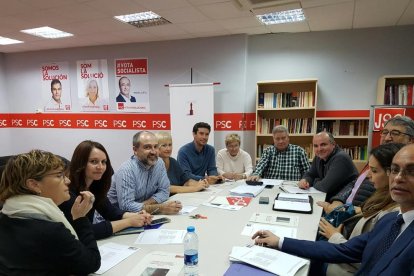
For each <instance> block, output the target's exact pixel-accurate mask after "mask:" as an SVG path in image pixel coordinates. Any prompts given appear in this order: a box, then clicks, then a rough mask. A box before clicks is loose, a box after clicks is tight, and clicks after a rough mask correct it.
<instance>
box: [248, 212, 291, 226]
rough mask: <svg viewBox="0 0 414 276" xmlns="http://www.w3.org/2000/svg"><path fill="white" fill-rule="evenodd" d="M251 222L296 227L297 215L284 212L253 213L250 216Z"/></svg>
mask: <svg viewBox="0 0 414 276" xmlns="http://www.w3.org/2000/svg"><path fill="white" fill-rule="evenodd" d="M250 221H251V222H256V223H266V224H276V225H282V226H289V227H298V225H299V217H296V216H288V215H285V214H265V213H254V214H253V215H252V216H251V218H250Z"/></svg>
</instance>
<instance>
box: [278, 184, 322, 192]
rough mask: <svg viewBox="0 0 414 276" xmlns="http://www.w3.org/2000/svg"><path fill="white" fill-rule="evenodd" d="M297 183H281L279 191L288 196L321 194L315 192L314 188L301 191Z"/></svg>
mask: <svg viewBox="0 0 414 276" xmlns="http://www.w3.org/2000/svg"><path fill="white" fill-rule="evenodd" d="M298 183H299V182H298V181H283V183H282V184H281V185H280V186H279V189H281V190H282V191H284V192H286V193H290V194H322V193H323V192H321V191H319V190H316V189H315V188H314V187H310V188H309V189H301V188H299V186H298Z"/></svg>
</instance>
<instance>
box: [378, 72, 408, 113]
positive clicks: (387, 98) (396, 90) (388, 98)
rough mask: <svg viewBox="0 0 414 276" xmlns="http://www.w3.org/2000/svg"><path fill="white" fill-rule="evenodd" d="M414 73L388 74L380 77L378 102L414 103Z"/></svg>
mask: <svg viewBox="0 0 414 276" xmlns="http://www.w3.org/2000/svg"><path fill="white" fill-rule="evenodd" d="M413 90H414V75H394V76H393V75H388V76H382V77H380V78H379V79H378V85H377V104H379V105H410V106H411V105H414V93H413V92H414V91H413Z"/></svg>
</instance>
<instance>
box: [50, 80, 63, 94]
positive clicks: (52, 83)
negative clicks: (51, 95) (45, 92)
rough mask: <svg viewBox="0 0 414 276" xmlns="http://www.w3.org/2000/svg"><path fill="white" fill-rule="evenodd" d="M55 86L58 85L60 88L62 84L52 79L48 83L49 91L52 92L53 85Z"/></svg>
mask: <svg viewBox="0 0 414 276" xmlns="http://www.w3.org/2000/svg"><path fill="white" fill-rule="evenodd" d="M55 84H60V86H61V87H62V83H61V82H60V80H58V79H53V80H52V81H51V82H50V91H52V89H53V85H55Z"/></svg>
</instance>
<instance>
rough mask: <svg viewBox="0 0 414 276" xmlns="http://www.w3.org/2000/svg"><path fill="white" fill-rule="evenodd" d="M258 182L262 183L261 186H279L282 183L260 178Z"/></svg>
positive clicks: (278, 180)
mask: <svg viewBox="0 0 414 276" xmlns="http://www.w3.org/2000/svg"><path fill="white" fill-rule="evenodd" d="M260 181H262V182H263V185H273V186H280V185H281V184H282V183H283V181H284V180H280V179H267V178H262V179H260Z"/></svg>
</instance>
